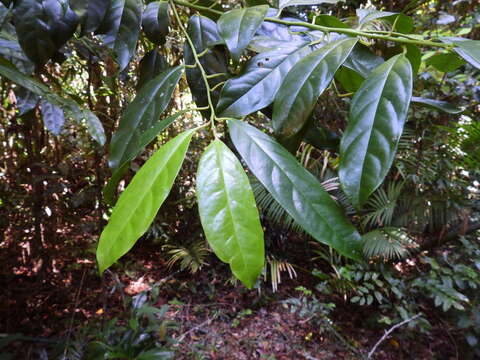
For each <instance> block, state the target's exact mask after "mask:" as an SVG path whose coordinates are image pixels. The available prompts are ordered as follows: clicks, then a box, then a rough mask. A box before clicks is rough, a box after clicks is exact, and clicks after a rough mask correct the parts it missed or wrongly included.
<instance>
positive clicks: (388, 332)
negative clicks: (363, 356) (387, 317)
mask: <svg viewBox="0 0 480 360" xmlns="http://www.w3.org/2000/svg"><path fill="white" fill-rule="evenodd" d="M419 316H420V314H417V315H415V316H413V317H411V318H410V319H406V320H403V321H402V322H400V323H398V324H396V325H393V326H392V327H391V328H390V329H388V330H387V331H385V334H383V336H382V337H381V338H380V340H378V341H377V343H376V344H375V345H374V346H373V348H372V350H370V352H369V353H368V357H367V359H371V358H372V355H373V353H374V352H375V350H377V347H378V346H379V345H380V344H381V343H382V342H383V341H385V339H386V338H387V337H388V335H390V334H391V333H392V332H393V331H394V330H395V329H396V328H399V327H400V326H403V325H405V324H406V323H409V322H410V321H413V320H415V319H416V318H418V317H419Z"/></svg>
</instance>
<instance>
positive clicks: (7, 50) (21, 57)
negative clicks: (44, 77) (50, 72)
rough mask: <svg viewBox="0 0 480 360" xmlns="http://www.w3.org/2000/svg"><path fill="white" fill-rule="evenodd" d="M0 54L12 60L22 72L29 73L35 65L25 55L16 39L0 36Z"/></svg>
mask: <svg viewBox="0 0 480 360" xmlns="http://www.w3.org/2000/svg"><path fill="white" fill-rule="evenodd" d="M0 55H2V56H3V57H4V58H5V59H7V60H8V61H10V62H12V63H13V64H14V65H15V66H16V67H17V68H18V69H19V70H20V71H21V72H23V73H24V74H27V75H29V74H31V73H32V72H33V70H35V65H33V63H31V62H30V60H29V59H28V58H27V57H26V56H25V53H24V52H23V50H22V49H21V47H20V45H19V44H18V42H17V41H14V40H6V39H2V38H0Z"/></svg>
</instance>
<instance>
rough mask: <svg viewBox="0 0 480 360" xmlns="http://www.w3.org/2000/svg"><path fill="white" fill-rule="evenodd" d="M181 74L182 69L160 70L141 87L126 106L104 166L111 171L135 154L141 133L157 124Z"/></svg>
mask: <svg viewBox="0 0 480 360" xmlns="http://www.w3.org/2000/svg"><path fill="white" fill-rule="evenodd" d="M182 72H183V67H182V66H177V67H174V68H171V69H168V70H166V71H164V72H163V73H161V74H160V75H158V76H157V77H155V78H153V79H152V80H150V81H149V82H148V83H147V84H145V85H144V86H143V87H142V88H141V89H140V91H139V92H138V93H137V96H136V97H135V99H133V101H132V102H131V103H130V104H129V105H128V107H127V109H126V110H125V113H124V114H123V116H122V118H121V120H120V124H119V126H118V129H117V130H116V131H115V133H114V134H113V136H112V141H111V143H110V152H109V153H110V156H109V159H108V164H109V166H110V167H111V168H113V169H116V168H118V167H119V166H121V165H122V164H123V163H124V162H125V161H128V160H127V158H128V157H129V156H130V155H129V154H132V153H135V154H137V153H138V151H139V146H140V138H141V134H142V133H144V132H145V131H147V130H148V129H150V128H151V127H153V126H154V125H155V124H156V123H157V121H158V119H159V118H160V115H161V114H162V113H163V111H164V110H165V109H166V107H167V105H168V103H169V102H170V99H171V97H172V93H173V91H174V90H175V86H176V85H177V83H178V81H179V80H180V77H181V76H182Z"/></svg>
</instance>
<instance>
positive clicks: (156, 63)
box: [137, 50, 168, 90]
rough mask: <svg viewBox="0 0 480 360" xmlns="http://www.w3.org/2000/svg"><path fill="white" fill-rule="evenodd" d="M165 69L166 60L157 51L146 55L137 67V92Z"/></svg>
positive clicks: (166, 66)
mask: <svg viewBox="0 0 480 360" xmlns="http://www.w3.org/2000/svg"><path fill="white" fill-rule="evenodd" d="M167 68H168V62H167V60H166V59H165V57H164V56H163V55H161V54H160V53H159V52H158V51H157V50H152V51H149V52H148V53H146V54H145V56H144V57H143V58H142V60H140V64H139V65H138V81H137V90H139V89H140V88H141V87H142V86H143V85H145V84H146V83H147V82H148V81H150V80H151V79H153V78H154V77H156V76H157V75H159V74H160V73H161V72H162V71H165V70H167Z"/></svg>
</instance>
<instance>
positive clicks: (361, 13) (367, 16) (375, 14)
mask: <svg viewBox="0 0 480 360" xmlns="http://www.w3.org/2000/svg"><path fill="white" fill-rule="evenodd" d="M356 13H357V17H358V23H359V24H360V25H363V24H366V23H368V22H370V21H373V20H376V19H381V18H384V17H387V16H392V15H396V13H394V12H390V11H378V10H375V9H357V10H356Z"/></svg>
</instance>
